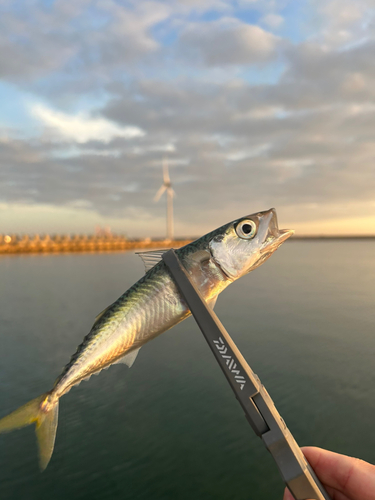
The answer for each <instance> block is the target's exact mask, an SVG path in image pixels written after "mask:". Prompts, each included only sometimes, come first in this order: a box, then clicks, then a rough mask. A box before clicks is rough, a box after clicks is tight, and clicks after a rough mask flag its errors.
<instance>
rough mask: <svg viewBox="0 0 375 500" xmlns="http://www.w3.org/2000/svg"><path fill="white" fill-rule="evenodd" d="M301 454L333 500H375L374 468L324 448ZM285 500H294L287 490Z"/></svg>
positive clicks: (357, 459) (310, 449)
mask: <svg viewBox="0 0 375 500" xmlns="http://www.w3.org/2000/svg"><path fill="white" fill-rule="evenodd" d="M302 451H303V454H304V455H305V457H306V459H307V461H308V462H309V464H310V465H311V467H312V468H313V470H314V472H315V474H316V475H317V476H318V478H319V480H320V482H321V483H322V484H323V486H324V487H325V488H326V490H327V493H328V495H329V496H330V497H331V499H332V500H374V499H375V466H374V465H371V464H369V463H367V462H364V461H363V460H360V459H359V458H353V457H347V456H345V455H340V454H338V453H333V452H332V451H327V450H322V449H321V448H314V447H310V446H309V447H306V448H302ZM283 500H293V496H292V494H291V493H290V492H289V490H288V489H287V488H286V489H285V492H284V498H283Z"/></svg>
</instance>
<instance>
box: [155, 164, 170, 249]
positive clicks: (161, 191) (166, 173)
mask: <svg viewBox="0 0 375 500" xmlns="http://www.w3.org/2000/svg"><path fill="white" fill-rule="evenodd" d="M164 191H166V192H167V239H168V240H173V197H174V196H175V192H174V191H173V189H172V184H171V179H170V177H169V171H168V163H167V160H166V159H165V158H163V184H162V185H161V186H160V188H159V190H158V192H157V193H156V195H155V198H154V201H159V200H160V198H161V197H162V196H163V194H164Z"/></svg>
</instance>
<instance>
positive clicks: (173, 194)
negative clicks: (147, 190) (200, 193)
mask: <svg viewBox="0 0 375 500" xmlns="http://www.w3.org/2000/svg"><path fill="white" fill-rule="evenodd" d="M167 191H168V194H170V195H171V196H172V198H176V196H177V195H176V191H175V190H174V189H173V188H172V187H169V188H168V189H167Z"/></svg>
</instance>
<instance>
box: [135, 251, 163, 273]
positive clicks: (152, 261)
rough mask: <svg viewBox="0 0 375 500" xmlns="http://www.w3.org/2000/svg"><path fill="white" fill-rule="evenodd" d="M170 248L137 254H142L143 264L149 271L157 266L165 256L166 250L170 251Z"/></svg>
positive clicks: (138, 253)
mask: <svg viewBox="0 0 375 500" xmlns="http://www.w3.org/2000/svg"><path fill="white" fill-rule="evenodd" d="M168 250H169V248H167V249H164V250H151V251H150V252H136V254H137V255H139V256H140V258H141V259H142V261H143V264H144V266H145V272H146V273H147V271H149V270H150V269H151V268H153V267H154V266H156V264H157V263H158V262H160V261H161V259H162V258H163V254H164V253H165V252H168Z"/></svg>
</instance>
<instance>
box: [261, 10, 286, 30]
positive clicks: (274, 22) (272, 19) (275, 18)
mask: <svg viewBox="0 0 375 500" xmlns="http://www.w3.org/2000/svg"><path fill="white" fill-rule="evenodd" d="M261 22H262V23H263V24H266V25H267V26H269V27H270V28H278V27H279V26H281V25H282V24H283V22H284V18H283V16H280V15H279V14H272V13H270V14H267V15H265V16H264V17H262V19H261Z"/></svg>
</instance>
